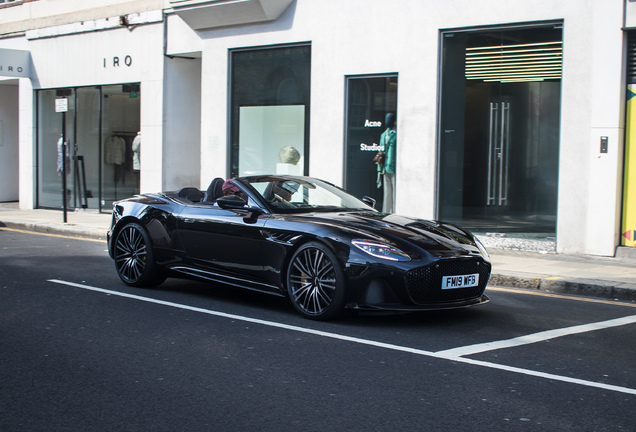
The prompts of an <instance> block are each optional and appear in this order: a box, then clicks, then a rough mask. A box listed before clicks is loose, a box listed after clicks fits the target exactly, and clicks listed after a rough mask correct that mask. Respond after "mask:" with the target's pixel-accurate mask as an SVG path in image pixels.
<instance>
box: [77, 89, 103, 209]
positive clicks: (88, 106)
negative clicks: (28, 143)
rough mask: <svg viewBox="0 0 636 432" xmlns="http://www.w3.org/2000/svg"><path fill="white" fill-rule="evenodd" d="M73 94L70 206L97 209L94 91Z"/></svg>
mask: <svg viewBox="0 0 636 432" xmlns="http://www.w3.org/2000/svg"><path fill="white" fill-rule="evenodd" d="M76 91H77V125H76V130H77V140H76V142H75V143H74V144H75V145H74V148H73V152H72V153H73V172H74V173H76V175H74V176H73V192H74V194H73V197H74V199H73V206H74V207H76V208H89V209H99V159H100V157H99V124H100V122H99V109H100V106H99V96H100V91H99V89H98V88H95V87H87V88H79V89H77V90H76Z"/></svg>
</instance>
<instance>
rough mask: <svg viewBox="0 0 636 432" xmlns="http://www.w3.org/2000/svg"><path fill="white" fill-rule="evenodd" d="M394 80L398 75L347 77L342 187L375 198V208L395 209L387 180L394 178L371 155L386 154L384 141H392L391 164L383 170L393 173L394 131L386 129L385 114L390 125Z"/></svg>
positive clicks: (394, 112) (394, 104) (393, 111)
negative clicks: (343, 185) (345, 133)
mask: <svg viewBox="0 0 636 432" xmlns="http://www.w3.org/2000/svg"><path fill="white" fill-rule="evenodd" d="M397 81H398V79H397V76H386V77H373V78H368V77H363V78H349V79H348V80H347V126H346V130H347V136H346V144H345V148H346V150H345V153H346V154H345V188H346V189H347V191H348V192H349V193H351V194H352V195H354V196H357V197H359V198H361V197H364V196H369V197H371V198H373V199H375V200H376V208H377V209H382V210H383V211H386V212H393V211H394V205H393V204H392V201H393V196H394V194H395V191H394V190H393V189H390V188H387V186H393V184H392V183H390V182H391V181H392V180H393V179H389V176H387V175H385V174H383V172H382V168H380V167H379V166H378V164H376V163H375V162H374V158H375V156H376V155H377V154H378V152H380V151H382V152H383V153H384V154H385V155H388V152H389V145H388V143H387V142H385V141H386V138H387V137H389V138H390V139H389V143H393V144H395V145H393V146H392V147H391V149H390V150H391V152H392V153H391V157H390V158H389V159H390V160H389V161H388V162H389V165H390V167H388V165H387V167H388V170H387V169H385V171H388V174H392V175H393V176H394V175H395V172H396V167H395V165H394V163H395V152H396V144H397V134H396V133H395V134H392V133H391V132H390V133H389V134H385V132H386V131H387V129H389V128H388V126H390V125H387V115H388V114H392V115H393V117H392V120H391V121H392V122H393V125H395V119H396V118H397ZM393 131H395V128H393ZM383 137H384V141H383ZM391 191H392V192H391ZM385 197H386V198H387V199H386V202H385Z"/></svg>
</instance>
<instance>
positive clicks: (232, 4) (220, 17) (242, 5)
mask: <svg viewBox="0 0 636 432" xmlns="http://www.w3.org/2000/svg"><path fill="white" fill-rule="evenodd" d="M293 1H294V0H171V1H170V4H171V6H172V8H173V10H174V11H175V13H176V14H177V15H179V16H180V17H181V19H183V20H184V21H185V22H186V23H187V24H188V25H189V26H190V27H191V28H193V29H194V30H205V29H211V28H216V27H226V26H233V25H241V24H252V23H258V22H266V21H273V20H275V19H277V18H278V17H280V16H281V15H282V13H283V12H284V11H285V9H287V8H288V7H289V5H290V4H292V3H293Z"/></svg>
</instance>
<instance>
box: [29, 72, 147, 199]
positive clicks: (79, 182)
mask: <svg viewBox="0 0 636 432" xmlns="http://www.w3.org/2000/svg"><path fill="white" fill-rule="evenodd" d="M58 99H66V106H67V111H66V112H65V113H64V115H62V113H59V112H56V109H55V104H56V100H58ZM63 121H64V122H65V124H64V125H63V124H62V122H63ZM139 127H140V98H139V84H124V85H113V86H96V87H77V88H65V89H54V90H40V91H38V134H37V136H38V155H37V165H38V189H37V190H38V194H37V199H38V201H37V206H38V207H41V208H54V209H57V208H59V209H62V208H63V207H64V199H66V208H67V209H71V210H72V209H90V210H98V211H105V212H110V211H112V203H113V202H114V201H116V200H118V199H122V198H127V197H129V196H132V195H135V194H137V193H139V163H138V162H137V163H136V160H137V161H138V158H136V156H138V155H139V147H135V146H134V140H135V138H136V137H137V132H138V131H139ZM62 135H65V138H66V146H63V145H62ZM63 148H66V160H64V158H63V154H64V150H63ZM135 149H136V150H137V152H136V153H135ZM64 162H65V163H64ZM64 168H65V169H66V181H65V182H64V181H63V180H64V179H63V171H64ZM64 183H65V184H66V189H65V190H64V186H63V184H64Z"/></svg>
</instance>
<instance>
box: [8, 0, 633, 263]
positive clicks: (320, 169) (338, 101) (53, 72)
mask: <svg viewBox="0 0 636 432" xmlns="http://www.w3.org/2000/svg"><path fill="white" fill-rule="evenodd" d="M104 1H105V2H106V3H108V2H107V1H106V0H104ZM625 1H626V0H606V1H603V2H600V1H598V2H597V1H590V2H580V1H578V0H559V1H553V0H517V1H514V2H512V1H509V0H480V1H468V0H447V1H444V2H437V1H432V0H393V1H391V2H390V5H389V4H388V3H387V2H386V1H382V0H347V1H342V0H297V1H295V2H294V3H292V5H291V6H290V7H289V9H288V10H287V11H285V12H284V13H283V15H282V16H281V17H280V18H279V19H278V20H276V21H274V22H269V23H262V24H256V25H249V26H234V27H227V28H219V29H216V30H208V31H200V32H196V31H193V30H192V29H190V28H189V27H187V25H185V24H184V23H183V22H182V21H181V19H180V18H178V17H177V16H176V15H169V16H168V26H167V28H168V45H167V46H168V54H188V53H199V54H197V55H200V56H201V60H200V63H201V65H200V79H199V82H200V101H199V103H200V113H199V119H200V120H201V121H200V124H201V126H200V137H199V140H198V142H199V144H198V145H199V149H198V151H199V152H200V167H199V169H198V185H200V186H201V187H204V186H206V185H207V183H208V182H209V179H210V178H211V175H214V176H216V175H221V176H224V175H226V174H227V148H228V128H227V123H228V118H227V115H228V104H229V99H228V94H227V92H228V52H229V50H230V49H232V48H242V47H258V46H266V45H275V44H285V43H296V42H310V43H311V46H312V77H311V82H312V87H311V100H312V104H311V124H310V128H311V129H310V151H311V155H310V174H311V175H314V176H317V177H322V178H325V179H327V180H330V181H333V182H335V183H337V184H342V182H343V156H344V120H345V113H344V109H345V88H344V84H345V76H347V75H356V74H381V73H395V72H397V73H398V74H399V90H398V133H399V141H398V146H399V151H398V174H397V182H398V185H397V197H396V199H397V211H398V212H399V213H403V214H409V215H415V216H420V217H425V218H431V217H434V216H435V206H436V202H435V187H436V179H437V171H436V170H437V168H436V159H437V134H438V130H437V127H438V126H437V121H438V111H437V106H438V96H439V91H438V82H439V76H438V74H439V71H438V68H439V45H440V42H439V35H440V30H444V29H462V28H468V27H470V28H473V27H479V26H499V25H505V24H510V23H528V22H541V21H553V20H563V23H564V24H563V56H564V57H563V59H564V63H563V80H562V110H561V119H562V121H561V147H560V173H559V191H558V192H559V207H558V232H557V248H558V251H559V252H564V253H588V254H596V255H613V254H614V249H615V247H616V245H617V244H618V238H619V235H618V233H619V231H620V230H619V220H620V214H619V209H620V205H621V199H620V194H621V190H620V188H621V187H620V184H621V180H622V156H623V155H622V148H623V127H624V126H623V106H624V100H623V99H624V98H623V94H624V78H623V69H624V59H623V56H624V54H623V37H624V35H623V33H622V31H621V27H622V25H623V23H624V17H623V12H624V5H625ZM35 3H40V2H35ZM115 3H117V4H119V3H122V2H118V1H113V4H115ZM100 4H101V3H100ZM7 10H8V9H7ZM163 30H164V26H163V23H157V24H151V25H142V26H138V27H135V28H133V29H131V30H128V29H125V28H122V29H117V30H109V31H102V32H94V33H84V34H79V35H69V36H63V37H57V38H50V39H36V40H30V41H28V43H24V42H22V43H21V44H22V45H26V46H27V47H28V48H27V49H29V50H31V52H32V58H33V64H34V71H35V76H34V77H33V81H32V82H31V83H29V84H28V85H27V84H24V85H23V83H22V82H21V84H20V90H19V95H20V96H19V97H20V112H21V115H22V114H24V117H22V116H21V117H20V164H21V169H20V201H21V205H28V204H25V203H28V202H32V199H33V178H34V171H33V162H32V161H33V160H34V159H33V148H32V146H33V144H32V143H33V116H34V112H33V95H32V92H31V93H30V85H32V86H33V87H34V88H54V87H66V86H83V85H98V84H99V85H101V84H115V83H123V82H141V84H142V90H141V93H142V101H141V106H142V107H141V111H142V112H141V129H142V134H143V136H144V144H146V143H152V144H151V146H152V147H151V151H144V153H143V155H142V161H141V163H142V174H141V190H142V192H148V191H157V190H160V189H162V188H164V187H168V186H172V185H176V184H177V183H180V182H182V181H185V180H188V181H190V180H193V181H196V180H197V179H190V178H187V179H186V178H180V177H179V176H182V175H183V174H182V173H180V172H179V171H180V170H179V164H173V163H172V162H169V161H168V159H170V158H173V157H175V156H176V154H175V148H174V146H175V143H176V141H177V138H176V137H177V136H178V135H179V132H178V131H179V127H178V126H175V124H174V123H173V122H174V121H179V120H183V118H182V117H181V116H180V115H179V113H178V112H175V109H174V107H176V106H177V104H181V103H182V102H183V96H181V95H180V93H181V92H182V91H184V92H186V93H184V94H185V95H194V94H195V93H196V92H197V85H196V84H192V83H190V84H188V85H185V88H184V87H183V85H184V83H182V82H180V80H179V78H178V75H179V74H183V76H184V79H188V80H189V79H192V80H196V79H197V75H196V72H195V71H194V70H188V68H187V67H186V68H185V69H183V70H181V69H179V67H177V66H175V65H176V64H177V63H174V64H173V63H164V57H163V55H162V48H163V36H164V33H163ZM20 40H23V39H20ZM12 45H13V46H12ZM15 45H16V43H15V39H0V47H6V48H15ZM126 55H130V56H131V57H132V58H133V63H132V64H131V65H130V66H126V67H121V66H120V67H119V68H116V67H113V66H112V64H111V62H112V59H113V57H115V56H119V57H120V58H122V57H124V56H126ZM104 59H106V62H107V63H106V67H104ZM166 62H168V61H167V60H166ZM164 71H165V73H166V75H165V76H166V77H168V79H165V78H164ZM21 81H22V80H21ZM177 95H179V96H177ZM166 104H169V106H166ZM187 110H191V113H192V114H193V115H194V123H196V115H197V110H196V109H195V108H192V107H187ZM189 120H192V119H189ZM190 124H192V123H190ZM601 136H608V137H609V143H610V148H609V149H610V151H609V153H607V154H603V155H601V154H600V153H599V146H600V137H601ZM189 138H190V139H193V140H194V141H193V142H196V133H194V132H193V134H192V135H190V136H189ZM189 144H191V143H189ZM193 146H194V147H195V149H194V152H195V153H196V152H197V149H196V144H193ZM147 148H148V147H147V146H144V150H146V149H147ZM177 148H178V147H177ZM25 157H27V158H28V160H27V161H26V162H25ZM180 164H182V165H183V166H184V167H188V169H193V170H194V171H195V172H196V171H197V168H196V163H195V162H194V159H187V160H185V161H181V162H180ZM194 177H196V176H194Z"/></svg>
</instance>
